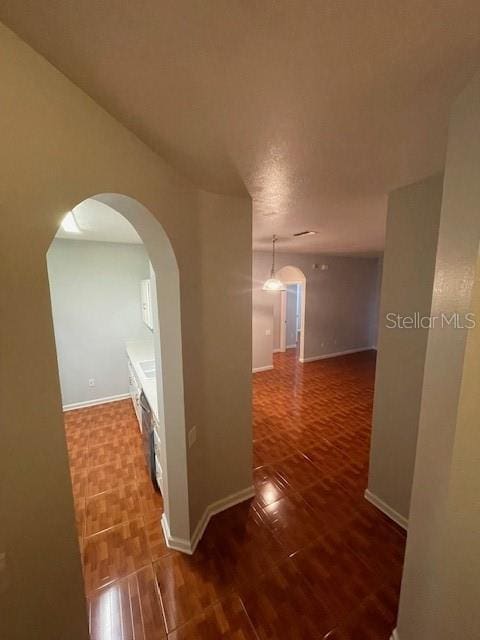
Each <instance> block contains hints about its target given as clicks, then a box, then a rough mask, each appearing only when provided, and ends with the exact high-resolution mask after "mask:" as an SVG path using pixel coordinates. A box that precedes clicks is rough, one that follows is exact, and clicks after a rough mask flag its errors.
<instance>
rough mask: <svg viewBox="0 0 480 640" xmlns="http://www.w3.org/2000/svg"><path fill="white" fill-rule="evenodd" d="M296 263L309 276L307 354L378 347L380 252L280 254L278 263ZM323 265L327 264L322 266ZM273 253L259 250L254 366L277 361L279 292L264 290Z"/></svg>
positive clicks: (255, 271) (255, 264)
mask: <svg viewBox="0 0 480 640" xmlns="http://www.w3.org/2000/svg"><path fill="white" fill-rule="evenodd" d="M288 265H291V266H294V267H297V268H298V269H300V270H301V271H302V272H303V273H304V274H305V278H306V283H305V296H306V297H305V329H304V357H305V359H308V358H312V359H314V358H318V357H328V355H330V354H336V353H339V352H342V351H355V350H359V349H368V348H372V347H374V346H375V345H373V344H372V343H371V340H372V339H373V336H374V335H375V324H376V318H377V315H378V295H377V288H378V269H379V259H378V258H355V257H343V256H330V255H318V254H305V253H284V252H278V253H277V255H276V268H277V269H280V268H282V267H284V266H288ZM321 265H325V266H326V268H324V269H322V268H321ZM270 268H271V254H270V253H268V252H263V251H255V252H254V254H253V293H252V298H253V300H252V302H253V311H252V327H253V369H254V371H255V369H261V368H267V367H271V366H272V363H273V358H272V350H273V333H274V321H273V315H274V301H275V296H277V295H278V294H275V293H273V294H272V293H270V292H268V291H262V284H263V282H264V281H265V280H266V279H267V278H268V276H269V273H270ZM372 327H373V328H372Z"/></svg>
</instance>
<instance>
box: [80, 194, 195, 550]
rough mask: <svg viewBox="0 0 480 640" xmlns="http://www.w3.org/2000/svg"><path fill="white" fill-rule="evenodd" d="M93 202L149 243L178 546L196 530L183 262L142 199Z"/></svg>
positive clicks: (169, 505)
mask: <svg viewBox="0 0 480 640" xmlns="http://www.w3.org/2000/svg"><path fill="white" fill-rule="evenodd" d="M89 200H91V201H92V202H97V203H100V204H101V205H103V206H105V205H106V206H107V207H108V208H110V209H111V210H113V211H114V212H116V213H117V214H118V215H119V216H122V217H123V218H125V219H126V220H127V221H128V222H129V223H130V224H131V225H132V227H133V228H134V229H135V231H136V232H137V234H138V236H140V238H141V240H142V242H143V244H144V246H145V249H146V251H147V253H148V258H149V260H150V263H151V266H152V269H153V273H154V279H153V280H152V282H153V281H154V283H155V285H154V286H155V291H154V295H153V296H152V299H153V300H154V301H155V302H156V314H155V315H156V317H157V318H158V327H157V329H158V330H156V331H154V332H153V343H154V359H155V365H156V366H155V369H156V372H157V375H156V378H155V379H156V397H157V399H158V400H157V404H158V407H157V410H158V419H157V428H158V432H159V433H158V435H159V442H160V443H161V446H160V447H159V448H158V454H159V457H160V461H161V469H162V494H163V504H164V512H163V515H162V527H163V529H164V533H165V539H166V541H167V544H172V546H173V545H174V544H175V540H178V539H186V540H188V539H189V531H190V522H189V496H188V484H187V453H186V438H185V410H184V393H183V362H182V343H181V317H180V283H179V270H178V265H177V260H176V257H175V254H174V251H173V248H172V245H171V243H170V241H169V239H168V236H167V234H166V233H165V230H164V229H163V227H162V225H161V224H160V222H159V221H158V220H157V219H156V218H155V217H154V216H153V215H152V214H151V213H150V212H149V211H148V210H147V209H146V208H145V207H144V206H143V205H141V204H140V203H139V202H138V201H137V200H134V199H133V198H130V197H128V196H125V195H122V194H116V193H104V194H99V195H96V196H93V197H92V198H90V199H89ZM83 202H84V201H83ZM155 294H156V295H155Z"/></svg>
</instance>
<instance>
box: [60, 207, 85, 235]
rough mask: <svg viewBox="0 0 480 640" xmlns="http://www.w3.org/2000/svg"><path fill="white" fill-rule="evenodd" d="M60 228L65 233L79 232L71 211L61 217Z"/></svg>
mask: <svg viewBox="0 0 480 640" xmlns="http://www.w3.org/2000/svg"><path fill="white" fill-rule="evenodd" d="M62 229H63V230H64V231H66V232H67V233H81V231H80V228H79V226H78V224H77V221H76V220H75V216H74V215H73V211H70V212H69V213H67V215H66V216H65V217H64V218H63V220H62Z"/></svg>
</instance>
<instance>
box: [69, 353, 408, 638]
mask: <svg viewBox="0 0 480 640" xmlns="http://www.w3.org/2000/svg"><path fill="white" fill-rule="evenodd" d="M274 362H275V369H274V370H273V371H268V372H262V373H258V374H255V375H254V377H253V403H254V425H253V430H254V482H255V486H256V496H255V498H254V499H253V500H252V501H249V502H247V503H243V504H241V505H239V506H237V507H234V508H232V509H229V510H228V511H225V512H223V513H221V514H219V515H218V516H215V518H213V519H212V521H211V523H210V525H209V526H208V529H207V531H206V533H205V536H204V538H203V540H202V541H201V543H200V545H199V548H198V550H197V551H196V553H195V555H194V556H193V557H188V556H185V555H182V554H179V553H176V552H172V551H171V550H169V549H168V548H167V547H166V546H165V542H164V539H163V534H162V530H161V526H160V517H161V514H162V499H161V497H160V496H159V495H158V494H156V493H155V492H154V491H153V489H152V488H151V485H150V483H149V479H148V475H147V470H146V468H145V464H144V461H143V455H142V448H141V440H140V434H139V431H138V426H137V422H136V418H135V415H134V413H133V409H132V407H131V404H130V401H121V402H116V403H112V404H108V405H101V406H98V407H93V408H89V409H83V410H78V411H73V412H69V413H66V414H65V429H66V434H67V444H68V449H69V454H70V464H71V475H72V484H73V493H74V499H75V506H76V515H77V526H78V533H79V540H80V548H81V551H82V560H83V569H84V579H85V591H86V596H87V602H88V611H89V619H90V630H91V637H92V640H157V638H166V637H168V638H170V639H174V640H203V639H205V640H210V639H227V638H228V639H231V640H274V639H279V640H281V639H285V640H296V639H298V640H310V639H317V638H318V639H319V640H323V639H325V640H327V639H328V640H388V638H389V634H390V633H391V631H392V629H393V628H394V626H395V619H396V610H397V602H398V594H399V585H400V579H401V572H402V564H403V553H404V545H405V536H404V533H403V531H402V530H401V529H399V528H398V527H397V526H396V525H395V524H393V523H392V522H391V521H390V520H388V519H387V518H386V517H384V516H383V515H382V514H381V513H380V512H378V511H377V510H376V509H375V508H374V507H372V506H371V505H370V504H368V503H367V502H366V501H365V499H364V498H363V492H364V490H365V487H366V484H367V469H368V452H369V442H370V423H371V411H372V398H373V383H374V371H375V358H374V353H373V352H364V353H359V354H355V355H351V356H345V357H341V358H333V359H330V360H323V361H318V362H313V363H309V364H305V365H301V364H299V363H298V362H297V361H296V354H295V351H293V350H291V351H288V352H287V353H286V354H277V355H275V357H274Z"/></svg>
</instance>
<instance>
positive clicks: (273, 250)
mask: <svg viewBox="0 0 480 640" xmlns="http://www.w3.org/2000/svg"><path fill="white" fill-rule="evenodd" d="M276 241H277V236H276V235H275V234H274V235H273V236H272V271H271V272H270V277H272V278H273V276H274V274H275V243H276Z"/></svg>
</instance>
